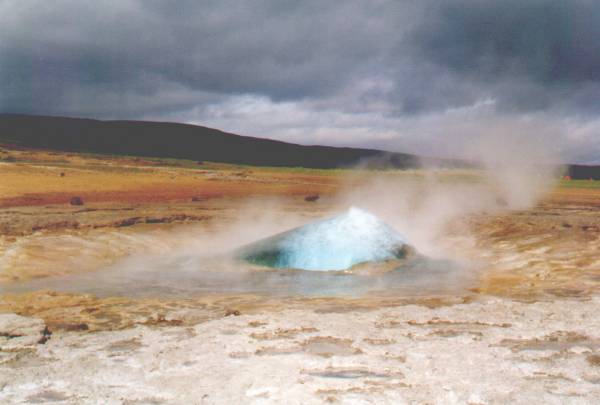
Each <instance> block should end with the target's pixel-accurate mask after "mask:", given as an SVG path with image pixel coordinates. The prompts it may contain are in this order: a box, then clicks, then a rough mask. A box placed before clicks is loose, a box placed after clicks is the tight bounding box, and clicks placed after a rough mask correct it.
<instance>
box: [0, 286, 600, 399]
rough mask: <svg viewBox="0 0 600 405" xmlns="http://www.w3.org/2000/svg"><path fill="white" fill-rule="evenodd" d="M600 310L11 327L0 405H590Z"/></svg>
mask: <svg viewBox="0 0 600 405" xmlns="http://www.w3.org/2000/svg"><path fill="white" fill-rule="evenodd" d="M599 309H600V298H599V297H595V298H591V299H589V300H577V301H576V300H557V301H553V302H537V303H521V302H517V301H511V300H505V299H496V298H493V299H492V298H489V299H484V300H481V301H478V302H474V303H469V304H460V305H453V306H446V307H439V308H434V309H429V308H426V307H422V306H416V305H407V306H400V307H394V308H384V309H376V310H371V311H350V312H343V313H317V312H315V311H313V310H308V309H306V310H293V311H287V312H286V311H278V312H268V313H262V314H259V315H244V314H242V315H240V316H229V317H225V318H221V319H218V320H213V321H209V322H204V323H200V324H197V325H196V326H193V327H189V326H178V327H161V328H150V327H145V326H138V327H135V328H131V329H126V330H122V331H109V332H96V333H89V332H88V333H86V332H57V333H54V334H53V335H52V336H51V337H50V339H49V340H48V341H47V342H46V343H45V344H37V343H36V344H32V342H31V339H29V340H27V337H26V336H25V337H15V336H16V335H17V334H18V333H16V332H11V333H13V337H12V338H9V337H6V336H5V337H4V338H0V339H4V340H3V343H4V346H3V347H4V348H5V349H6V350H4V349H3V350H4V351H3V352H2V357H1V361H2V364H0V403H3V404H4V403H60V404H81V403H90V404H91V403H94V404H95V403H102V404H163V403H164V404H200V403H223V404H240V403H286V404H294V403H323V402H333V403H335V402H339V403H469V404H487V403H523V404H534V403H536V404H537V403H544V404H564V403H573V404H594V403H596V404H597V403H600V317H599V316H598V310H599ZM185 316H186V314H185V313H182V312H175V313H173V314H171V315H170V317H172V318H177V317H185ZM24 328H25V329H27V328H29V330H28V331H27V332H25V333H32V332H31V328H33V329H35V328H38V329H37V330H38V331H37V332H36V333H42V331H41V330H40V329H39V328H40V325H39V324H38V323H35V322H32V324H31V325H29V326H24ZM19 339H21V341H22V343H23V344H22V347H21V348H19V344H18V342H19ZM8 341H12V343H11V345H7V342H8ZM27 347H30V348H32V349H27Z"/></svg>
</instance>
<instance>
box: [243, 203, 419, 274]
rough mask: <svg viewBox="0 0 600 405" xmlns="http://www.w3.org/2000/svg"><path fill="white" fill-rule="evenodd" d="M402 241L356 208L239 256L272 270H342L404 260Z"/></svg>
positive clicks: (266, 241) (247, 248)
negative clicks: (361, 265) (371, 263)
mask: <svg viewBox="0 0 600 405" xmlns="http://www.w3.org/2000/svg"><path fill="white" fill-rule="evenodd" d="M408 249H409V248H408V245H407V244H406V242H405V240H404V238H403V237H402V236H401V235H400V234H399V233H398V232H396V231H395V230H394V229H393V228H392V227H390V226H389V225H387V224H386V223H385V222H383V221H381V220H380V219H379V218H377V217H376V216H375V215H373V214H371V213H369V212H367V211H364V210H362V209H359V208H354V207H353V208H350V209H349V210H348V211H347V212H346V213H344V214H341V215H338V216H335V217H333V218H327V219H323V220H320V221H316V222H312V223H309V224H307V225H304V226H301V227H299V228H295V229H292V230H290V231H287V232H284V233H281V234H278V235H275V236H272V237H270V238H267V239H263V240H260V241H258V242H255V243H253V244H251V245H248V246H245V247H243V248H242V249H241V250H240V251H239V257H241V258H242V259H244V260H247V261H249V262H251V263H255V264H260V265H263V266H268V267H273V268H292V269H302V270H322V271H324V270H346V269H349V268H351V267H352V266H355V265H357V264H361V263H367V262H382V261H386V260H392V259H401V258H404V257H405V256H406V254H407V251H408Z"/></svg>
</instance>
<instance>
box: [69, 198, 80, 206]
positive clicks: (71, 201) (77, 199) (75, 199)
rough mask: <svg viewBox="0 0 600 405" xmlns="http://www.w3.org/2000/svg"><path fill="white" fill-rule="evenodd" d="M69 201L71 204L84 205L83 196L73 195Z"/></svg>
mask: <svg viewBox="0 0 600 405" xmlns="http://www.w3.org/2000/svg"><path fill="white" fill-rule="evenodd" d="M69 203H70V204H71V205H83V199H82V198H81V197H71V200H70V201H69Z"/></svg>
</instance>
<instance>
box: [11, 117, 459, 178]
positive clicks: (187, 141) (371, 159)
mask: <svg viewBox="0 0 600 405" xmlns="http://www.w3.org/2000/svg"><path fill="white" fill-rule="evenodd" d="M0 143H3V144H11V145H15V146H18V147H23V148H36V149H50V150H61V151H68V152H88V153H102V154H114V155H137V156H152V157H169V158H180V159H192V160H198V161H213V162H223V163H233V164H247V165H256V166H292V167H294V166H300V167H307V168H322V169H329V168H338V167H347V166H352V165H356V164H366V165H376V166H383V165H385V166H392V167H396V168H410V167H416V166H418V164H419V160H420V158H419V157H418V156H415V155H410V154H405V153H391V152H385V151H380V150H375V149H360V148H338V147H330V146H316V145H310V146H307V145H298V144H293V143H286V142H280V141H275V140H270V139H262V138H254V137H249V136H241V135H235V134H231V133H227V132H223V131H219V130H217V129H212V128H207V127H202V126H197V125H188V124H178V123H169V122H148V121H100V120H93V119H82V118H65V117H49V116H32V115H19V114H0ZM428 161H429V162H428V163H434V164H439V165H444V166H446V165H458V164H459V162H456V161H451V160H443V159H428Z"/></svg>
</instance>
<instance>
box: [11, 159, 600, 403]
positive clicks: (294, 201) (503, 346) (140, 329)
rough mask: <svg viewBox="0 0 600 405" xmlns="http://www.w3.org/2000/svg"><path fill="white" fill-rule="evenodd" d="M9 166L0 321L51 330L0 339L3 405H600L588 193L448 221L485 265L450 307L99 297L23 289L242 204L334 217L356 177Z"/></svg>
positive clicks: (557, 192) (175, 235)
mask: <svg viewBox="0 0 600 405" xmlns="http://www.w3.org/2000/svg"><path fill="white" fill-rule="evenodd" d="M0 159H2V160H0V288H3V289H4V293H3V294H2V295H0V312H4V313H16V314H19V315H23V316H26V317H33V318H40V319H42V320H43V322H44V324H45V325H46V327H47V329H48V330H47V331H46V332H43V331H41V332H39V333H41V334H42V336H46V337H45V338H44V339H40V338H39V337H37V338H35V339H34V341H33V343H32V342H31V339H30V340H29V341H25V340H26V336H18V333H17V334H14V335H11V334H7V333H6V332H2V330H0V354H1V356H0V370H1V372H0V376H1V377H0V402H7V403H32V402H46V403H47V402H50V403H98V402H102V403H132V404H133V403H135V404H138V403H139V404H142V403H244V402H250V403H254V402H255V403H268V402H277V403H281V402H286V403H311V402H316V403H320V402H342V403H344V402H359V403H360V402H366V403H369V402H373V403H382V402H386V401H387V402H389V403H402V402H416V403H452V402H456V403H472V404H475V403H505V402H515V403H531V402H534V403H539V402H543V403H597V402H598V401H600V360H599V359H600V325H599V324H598V321H597V317H596V316H595V315H596V313H597V310H598V304H599V301H598V293H599V291H600V290H599V288H600V258H598V254H597V252H598V250H599V248H600V216H599V215H598V213H599V212H600V211H599V210H600V187H598V186H597V184H596V182H575V181H573V182H562V183H559V184H558V185H557V186H556V187H555V188H554V189H553V190H552V191H551V192H550V193H548V194H547V195H546V196H545V197H544V199H543V200H542V201H541V202H540V203H538V204H537V205H536V206H535V207H534V208H532V209H527V210H505V211H501V212H489V213H478V214H473V215H468V216H464V217H461V218H456V219H454V220H453V221H452V223H450V224H449V226H448V228H447V231H446V236H447V240H448V241H449V242H448V243H450V244H451V247H452V249H454V251H456V254H457V255H458V256H464V257H468V258H470V259H473V260H477V261H478V263H481V268H480V269H479V274H480V276H479V278H478V281H477V284H476V285H474V286H469V288H467V289H465V290H464V291H462V292H461V293H458V294H450V295H449V294H441V293H440V294H434V295H427V296H414V297H406V296H385V297H379V296H363V297H312V298H310V297H301V296H296V297H277V296H269V295H256V294H212V295H211V294H208V295H206V294H205V295H202V296H199V297H181V298H177V297H168V298H166V297H161V296H156V297H152V296H150V297H149V296H144V297H133V296H127V295H121V296H118V297H114V296H113V297H111V296H101V297H96V296H94V295H90V294H81V293H77V292H71V293H66V292H58V291H49V290H46V289H43V288H42V289H40V290H35V289H34V290H30V291H27V292H14V291H15V289H14V286H15V285H19V283H27V282H31V281H32V280H33V281H36V280H37V281H40V280H42V282H41V284H40V285H43V280H45V279H46V278H48V277H56V276H62V275H73V274H75V275H76V274H82V273H85V274H91V275H94V274H99V273H101V272H102V271H103V269H105V268H107V267H109V266H111V265H113V264H114V263H118V262H119V261H120V260H122V259H125V258H127V257H130V256H132V255H136V256H144V255H156V256H157V257H158V256H160V255H161V253H163V252H170V251H172V250H173V249H178V248H181V247H182V243H183V242H182V240H184V239H186V237H187V238H189V237H190V235H194V234H195V233H196V232H204V233H210V232H213V231H214V232H220V231H222V230H223V229H226V226H227V224H229V223H231V222H232V221H239V216H240V212H242V211H241V210H245V209H247V207H248V204H249V202H251V205H253V206H258V210H259V211H260V210H263V211H269V212H271V211H272V215H273V216H274V217H277V218H285V217H286V216H292V215H293V216H294V217H295V218H297V219H298V218H300V219H302V218H304V219H305V220H309V219H311V218H317V217H320V216H322V215H326V214H328V213H330V212H333V211H334V210H335V208H336V204H335V201H336V196H337V195H338V193H340V192H341V191H342V189H343V188H346V187H348V173H349V171H347V170H336V171H321V170H303V169H271V168H255V167H234V166H228V165H219V164H213V163H208V162H202V164H198V162H189V161H174V160H164V159H162V160H161V159H142V158H124V157H114V158H109V157H99V156H84V155H76V154H62V153H55V152H39V151H38V152H32V151H15V150H2V151H1V152H0ZM372 176H387V177H390V178H394V176H397V177H399V178H401V177H403V176H404V177H405V176H416V177H418V176H420V174H419V173H412V172H410V173H406V172H385V173H370V172H366V173H358V174H354V173H353V174H352V176H351V177H352V182H353V183H352V184H364V183H368V182H369V181H370V179H371V178H372ZM449 176H450V177H452V176H455V178H454V177H453V178H451V179H450V180H449V181H471V180H470V177H469V175H468V174H464V173H460V174H457V175H449ZM312 194H319V196H320V198H319V200H318V201H316V202H307V201H305V200H304V197H305V196H307V195H312ZM73 197H80V198H81V199H82V200H83V205H71V204H70V203H69V201H70V200H71V198H73ZM274 199H276V200H277V204H273V203H272V202H273V200H274ZM464 227H468V229H469V231H470V233H471V234H472V235H473V236H474V238H471V239H469V241H468V243H467V241H465V240H463V239H461V237H460V236H461V235H460V232H459V231H457V229H464ZM453 230H455V231H453ZM95 272H96V273H95ZM1 291H2V290H0V292H1ZM1 324H2V322H0V326H1ZM3 333H4V335H3ZM11 333H12V332H11ZM35 333H38V332H34V334H35ZM49 333H51V335H49ZM34 337H35V336H34ZM23 339H25V340H23ZM21 340H23V342H22V344H20V343H19V342H20V341H21ZM38 341H40V342H42V341H43V344H42V343H37V342H38Z"/></svg>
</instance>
